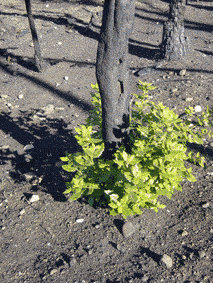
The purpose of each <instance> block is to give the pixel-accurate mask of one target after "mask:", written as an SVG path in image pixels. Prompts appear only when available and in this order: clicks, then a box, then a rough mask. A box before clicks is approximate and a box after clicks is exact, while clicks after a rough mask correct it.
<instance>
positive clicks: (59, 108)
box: [55, 107, 65, 111]
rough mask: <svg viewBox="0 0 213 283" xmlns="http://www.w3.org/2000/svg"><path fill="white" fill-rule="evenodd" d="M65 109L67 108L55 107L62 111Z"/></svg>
mask: <svg viewBox="0 0 213 283" xmlns="http://www.w3.org/2000/svg"><path fill="white" fill-rule="evenodd" d="M64 109H65V108H64V107H55V110H57V111H62V110H64Z"/></svg>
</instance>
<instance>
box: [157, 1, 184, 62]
mask: <svg viewBox="0 0 213 283" xmlns="http://www.w3.org/2000/svg"><path fill="white" fill-rule="evenodd" d="M185 3H186V0H171V2H170V11H169V19H168V21H167V22H165V23H164V27H163V38H162V43H161V51H162V55H163V58H164V59H166V60H179V59H181V58H182V57H184V56H186V55H187V53H188V43H187V40H186V37H185V35H184V12H185Z"/></svg>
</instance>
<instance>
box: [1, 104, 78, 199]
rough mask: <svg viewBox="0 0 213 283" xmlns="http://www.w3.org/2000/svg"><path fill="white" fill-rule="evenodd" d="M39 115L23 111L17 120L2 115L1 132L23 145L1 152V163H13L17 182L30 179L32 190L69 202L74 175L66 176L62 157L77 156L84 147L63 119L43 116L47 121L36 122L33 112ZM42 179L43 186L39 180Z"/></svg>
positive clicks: (13, 176) (7, 115) (34, 110)
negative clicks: (69, 184)
mask: <svg viewBox="0 0 213 283" xmlns="http://www.w3.org/2000/svg"><path fill="white" fill-rule="evenodd" d="M37 112H38V111H37V110H36V109H32V110H29V111H23V112H22V115H21V116H19V117H18V119H16V120H17V121H14V118H12V117H10V114H8V113H5V112H2V113H1V116H0V125H1V130H2V131H3V132H4V133H5V134H7V135H9V136H10V137H11V138H13V139H14V140H16V141H17V142H18V143H19V144H20V146H19V147H18V150H14V151H11V150H10V149H5V150H1V164H7V163H11V166H12V170H11V171H10V172H9V175H10V177H12V179H13V180H15V181H16V182H18V183H19V182H25V181H26V180H28V179H30V180H31V181H32V182H31V184H32V187H31V191H37V190H39V189H41V190H42V191H45V192H46V193H48V194H50V195H51V196H52V197H53V198H54V199H55V200H56V201H65V200H66V198H65V196H64V195H63V191H64V190H65V189H66V187H65V180H64V178H65V179H70V178H71V177H72V176H71V175H70V176H69V178H68V177H66V176H63V173H64V172H63V169H62V168H61V165H62V164H63V162H61V161H60V157H62V156H65V152H69V153H74V152H76V151H80V150H81V148H80V147H79V146H78V144H77V142H76V140H75V138H74V136H73V135H72V134H71V133H70V130H68V129H67V124H66V123H65V122H64V121H63V120H62V119H60V120H58V119H54V118H48V117H45V116H43V117H42V119H44V120H42V121H41V122H40V123H35V122H34V119H33V115H34V114H33V113H37ZM38 178H40V183H38V182H37V183H36V181H35V180H38ZM33 183H34V184H35V185H33Z"/></svg>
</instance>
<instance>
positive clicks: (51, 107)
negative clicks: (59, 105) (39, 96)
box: [37, 104, 54, 114]
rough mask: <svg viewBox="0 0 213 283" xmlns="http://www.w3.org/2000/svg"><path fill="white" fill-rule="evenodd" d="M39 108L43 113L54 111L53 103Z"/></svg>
mask: <svg viewBox="0 0 213 283" xmlns="http://www.w3.org/2000/svg"><path fill="white" fill-rule="evenodd" d="M41 110H43V111H44V112H45V114H50V113H51V112H53V111H54V105H52V104H49V105H47V106H45V107H42V108H41ZM37 114H38V113H37Z"/></svg>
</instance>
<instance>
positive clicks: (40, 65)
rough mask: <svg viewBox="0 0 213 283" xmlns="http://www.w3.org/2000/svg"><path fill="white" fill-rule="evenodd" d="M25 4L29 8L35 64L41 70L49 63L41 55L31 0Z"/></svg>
mask: <svg viewBox="0 0 213 283" xmlns="http://www.w3.org/2000/svg"><path fill="white" fill-rule="evenodd" d="M25 6H26V10H27V17H28V20H29V25H30V30H31V34H32V39H33V45H34V51H35V55H34V61H35V66H36V68H37V70H38V71H39V72H41V71H43V70H45V69H46V67H47V63H46V62H44V60H43V58H42V55H41V49H40V45H39V40H38V35H37V31H36V28H35V23H34V20H33V14H32V7H31V0H25Z"/></svg>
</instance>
